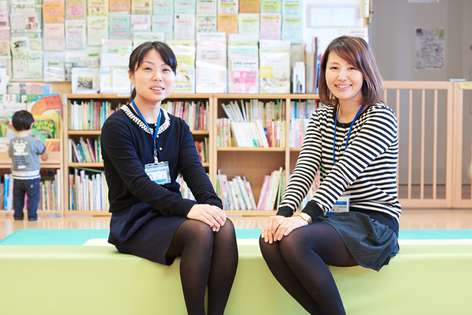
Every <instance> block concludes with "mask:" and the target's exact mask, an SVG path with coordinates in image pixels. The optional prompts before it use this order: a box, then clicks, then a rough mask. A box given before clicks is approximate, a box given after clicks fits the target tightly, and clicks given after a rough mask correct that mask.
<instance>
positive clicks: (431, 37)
mask: <svg viewBox="0 0 472 315" xmlns="http://www.w3.org/2000/svg"><path fill="white" fill-rule="evenodd" d="M445 37H446V33H445V31H444V29H424V28H417V29H416V65H415V68H416V69H418V70H431V69H443V68H444V61H445V51H446V49H445V42H446V41H445Z"/></svg>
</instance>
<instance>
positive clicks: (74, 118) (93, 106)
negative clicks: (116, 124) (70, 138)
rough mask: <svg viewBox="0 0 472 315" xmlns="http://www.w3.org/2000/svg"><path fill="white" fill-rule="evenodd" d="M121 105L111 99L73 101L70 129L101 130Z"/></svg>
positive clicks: (70, 110)
mask: <svg viewBox="0 0 472 315" xmlns="http://www.w3.org/2000/svg"><path fill="white" fill-rule="evenodd" d="M121 105H122V104H120V103H118V104H113V103H112V102H110V101H97V100H90V101H88V100H83V101H73V102H72V103H70V104H69V111H68V114H69V115H68V116H69V117H68V119H69V129H71V130H100V129H101V128H102V126H103V123H104V122H105V120H106V119H107V118H108V116H110V115H111V114H113V113H114V112H115V110H116V108H119V107H120V106H121Z"/></svg>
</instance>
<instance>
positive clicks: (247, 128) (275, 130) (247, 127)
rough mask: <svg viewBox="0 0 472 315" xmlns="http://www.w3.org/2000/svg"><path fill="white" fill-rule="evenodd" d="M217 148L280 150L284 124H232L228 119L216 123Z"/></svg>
mask: <svg viewBox="0 0 472 315" xmlns="http://www.w3.org/2000/svg"><path fill="white" fill-rule="evenodd" d="M217 128H218V131H217V140H216V142H217V145H218V147H223V148H224V147H231V146H236V147H253V148H268V147H275V148H281V147H284V146H285V136H284V133H285V122H284V121H281V120H277V121H266V122H265V125H264V122H263V121H261V120H256V121H247V122H245V121H242V122H233V121H231V120H229V119H228V118H220V119H218V121H217Z"/></svg>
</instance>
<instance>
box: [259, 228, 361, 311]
mask: <svg viewBox="0 0 472 315" xmlns="http://www.w3.org/2000/svg"><path fill="white" fill-rule="evenodd" d="M260 246H261V251H262V255H263V256H264V259H265V261H266V263H267V265H268V266H269V269H270V271H271V272H272V274H273V275H274V276H275V278H276V279H277V280H278V281H279V282H280V284H281V285H282V286H283V287H284V289H285V290H287V291H288V292H289V293H290V295H291V296H293V297H294V298H295V300H297V301H298V303H300V304H301V305H302V306H303V307H304V308H305V309H306V310H307V311H308V312H309V313H310V314H317V315H338V314H346V312H345V310H344V306H343V303H342V301H341V296H340V295H339V291H338V288H337V286H336V283H335V282H334V279H333V276H332V274H331V272H330V271H329V269H328V266H327V265H332V266H339V267H347V266H355V265H357V263H356V262H355V261H354V258H352V256H351V254H350V253H349V251H348V249H347V248H346V246H345V245H344V242H343V240H342V239H341V237H340V236H339V234H338V233H337V232H336V230H334V228H333V227H331V226H330V225H329V224H327V223H314V224H310V225H307V226H304V227H301V228H298V229H295V230H293V231H292V232H291V233H290V234H289V235H288V236H286V237H284V238H283V239H282V240H281V241H280V242H275V243H272V244H269V243H266V242H265V241H264V240H263V239H262V238H261V239H260Z"/></svg>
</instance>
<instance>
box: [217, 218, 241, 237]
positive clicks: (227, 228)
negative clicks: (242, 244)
mask: <svg viewBox="0 0 472 315" xmlns="http://www.w3.org/2000/svg"><path fill="white" fill-rule="evenodd" d="M217 235H224V237H225V238H233V239H236V231H235V229H234V224H233V222H232V221H231V220H230V219H226V222H225V224H224V225H223V226H222V227H221V228H220V230H219V231H218V233H217Z"/></svg>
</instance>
